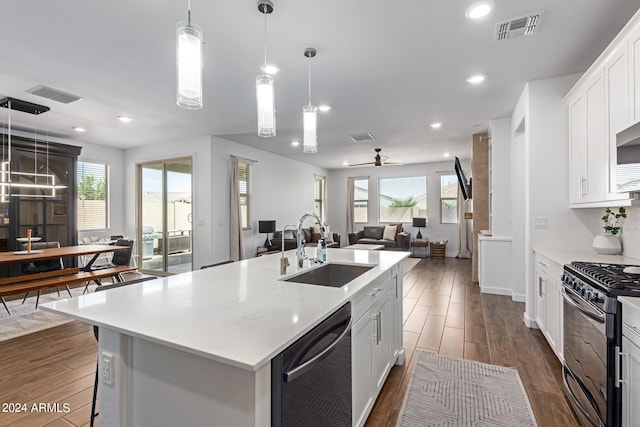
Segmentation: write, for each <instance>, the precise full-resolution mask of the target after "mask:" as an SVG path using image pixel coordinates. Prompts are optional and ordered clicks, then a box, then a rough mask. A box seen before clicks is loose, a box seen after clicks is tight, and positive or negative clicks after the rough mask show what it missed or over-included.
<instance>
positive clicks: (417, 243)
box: [411, 239, 429, 258]
mask: <svg viewBox="0 0 640 427" xmlns="http://www.w3.org/2000/svg"><path fill="white" fill-rule="evenodd" d="M415 248H422V252H423V253H424V255H423V256H422V257H418V256H417V255H416V249H415ZM428 256H429V239H427V240H418V239H414V240H412V241H411V257H412V258H426V257H428Z"/></svg>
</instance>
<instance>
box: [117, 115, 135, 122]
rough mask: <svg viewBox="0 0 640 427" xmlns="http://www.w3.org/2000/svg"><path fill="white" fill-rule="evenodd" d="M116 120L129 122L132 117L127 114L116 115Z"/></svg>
mask: <svg viewBox="0 0 640 427" xmlns="http://www.w3.org/2000/svg"><path fill="white" fill-rule="evenodd" d="M118 120H120V121H121V122H122V123H129V122H130V121H131V120H133V119H132V118H131V117H129V116H118Z"/></svg>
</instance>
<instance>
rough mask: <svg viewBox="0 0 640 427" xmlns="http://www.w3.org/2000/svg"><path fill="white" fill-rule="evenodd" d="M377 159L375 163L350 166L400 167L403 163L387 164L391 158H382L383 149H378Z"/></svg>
mask: <svg viewBox="0 0 640 427" xmlns="http://www.w3.org/2000/svg"><path fill="white" fill-rule="evenodd" d="M375 151H376V157H375V161H374V162H367V163H356V164H353V165H349V166H366V165H374V166H400V165H402V163H391V162H387V159H388V158H389V157H387V156H381V155H380V152H381V151H382V148H376V149H375Z"/></svg>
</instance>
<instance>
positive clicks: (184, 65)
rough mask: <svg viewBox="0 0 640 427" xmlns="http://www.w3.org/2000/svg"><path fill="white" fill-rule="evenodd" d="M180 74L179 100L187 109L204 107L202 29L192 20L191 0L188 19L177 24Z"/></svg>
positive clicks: (177, 65) (180, 105) (177, 68)
mask: <svg viewBox="0 0 640 427" xmlns="http://www.w3.org/2000/svg"><path fill="white" fill-rule="evenodd" d="M176 31H177V38H178V43H177V53H176V57H177V61H176V70H177V75H178V85H177V101H176V103H177V104H178V106H179V107H181V108H185V109H187V110H199V109H201V108H202V67H203V64H202V29H201V28H200V27H199V26H197V25H196V24H193V23H192V22H191V1H190V0H189V3H188V10H187V21H186V22H185V21H182V22H178V24H177V30H176Z"/></svg>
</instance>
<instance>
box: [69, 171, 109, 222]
mask: <svg viewBox="0 0 640 427" xmlns="http://www.w3.org/2000/svg"><path fill="white" fill-rule="evenodd" d="M108 178H109V166H108V165H107V164H104V163H91V162H78V167H77V172H76V184H77V189H78V215H77V218H78V230H79V231H87V230H104V229H107V228H109V222H108V220H109V209H108V208H109V206H108V194H107V190H108Z"/></svg>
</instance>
